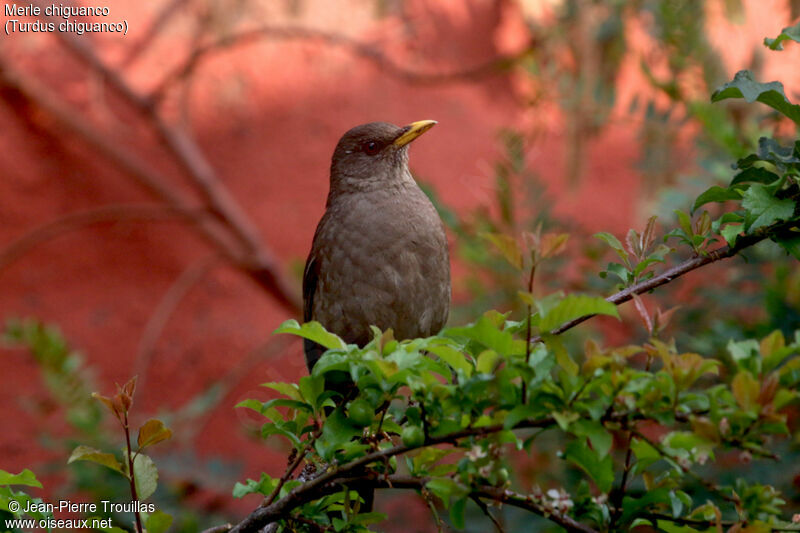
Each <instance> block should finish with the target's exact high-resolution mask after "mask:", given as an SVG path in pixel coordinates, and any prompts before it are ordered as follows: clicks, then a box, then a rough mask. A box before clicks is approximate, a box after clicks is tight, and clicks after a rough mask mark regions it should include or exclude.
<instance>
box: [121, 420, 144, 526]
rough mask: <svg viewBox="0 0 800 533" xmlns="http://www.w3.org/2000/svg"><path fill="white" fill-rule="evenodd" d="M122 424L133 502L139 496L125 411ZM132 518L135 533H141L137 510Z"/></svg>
mask: <svg viewBox="0 0 800 533" xmlns="http://www.w3.org/2000/svg"><path fill="white" fill-rule="evenodd" d="M120 422H122V428H123V429H124V430H125V446H126V452H127V453H126V455H127V459H128V481H129V482H130V486H131V500H132V501H134V502H138V501H139V495H138V494H137V493H136V471H135V470H134V468H133V454H132V453H131V452H132V451H133V450H132V448H131V429H130V425H129V424H128V411H127V410H126V411H125V412H124V414H123V417H122V418H121V419H120ZM133 517H134V518H135V519H136V531H137V533H142V517H141V516H140V515H139V509H138V508H137V509H136V510H134V512H133Z"/></svg>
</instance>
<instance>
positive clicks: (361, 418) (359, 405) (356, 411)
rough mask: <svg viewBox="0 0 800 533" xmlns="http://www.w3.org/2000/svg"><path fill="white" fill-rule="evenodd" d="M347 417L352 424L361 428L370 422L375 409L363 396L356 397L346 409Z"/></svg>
mask: <svg viewBox="0 0 800 533" xmlns="http://www.w3.org/2000/svg"><path fill="white" fill-rule="evenodd" d="M347 417H348V418H349V419H350V422H352V423H353V425H355V426H358V427H361V428H363V427H365V426H368V425H370V424H371V423H372V419H373V418H374V417H375V411H374V410H373V409H372V406H371V405H370V404H369V402H368V401H366V400H364V399H363V398H358V399H356V400H353V401H352V402H350V407H349V408H348V410H347Z"/></svg>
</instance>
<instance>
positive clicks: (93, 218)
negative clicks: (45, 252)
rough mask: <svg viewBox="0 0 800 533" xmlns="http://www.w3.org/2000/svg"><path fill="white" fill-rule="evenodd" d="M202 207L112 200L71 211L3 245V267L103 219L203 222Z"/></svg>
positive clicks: (0, 264)
mask: <svg viewBox="0 0 800 533" xmlns="http://www.w3.org/2000/svg"><path fill="white" fill-rule="evenodd" d="M209 216H210V215H209V213H208V212H207V211H205V210H203V209H199V208H198V209H184V208H181V207H177V206H169V205H158V204H109V205H103V206H100V207H95V208H92V209H86V210H84V211H76V212H73V213H68V214H66V215H63V216H61V217H58V218H55V219H53V220H50V221H48V222H46V223H44V224H42V225H41V226H37V227H35V228H33V229H32V230H30V231H29V232H27V233H25V234H24V235H22V236H21V237H19V238H17V239H16V240H14V241H13V242H11V243H9V244H7V245H6V246H5V247H3V248H2V249H0V270H2V269H4V268H6V267H7V266H8V265H10V264H11V263H13V262H14V261H16V260H17V259H19V258H20V257H22V256H23V255H25V254H26V253H27V252H28V251H30V250H31V249H32V248H34V247H36V246H38V245H39V244H42V243H43V242H46V241H49V240H51V239H54V238H56V237H58V236H59V235H63V234H64V233H68V232H70V231H74V230H76V229H80V228H83V227H85V226H90V225H92V224H99V223H102V222H119V221H129V220H131V221H132V220H146V221H170V220H186V221H189V222H192V223H200V221H201V220H203V219H205V218H207V217H209Z"/></svg>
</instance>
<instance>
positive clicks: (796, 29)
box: [764, 22, 800, 50]
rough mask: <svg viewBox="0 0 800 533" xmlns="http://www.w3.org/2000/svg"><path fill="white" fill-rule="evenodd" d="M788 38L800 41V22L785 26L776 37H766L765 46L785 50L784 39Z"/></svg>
mask: <svg viewBox="0 0 800 533" xmlns="http://www.w3.org/2000/svg"><path fill="white" fill-rule="evenodd" d="M788 40H791V41H794V42H800V22H798V23H797V24H795V25H794V26H788V27H786V28H783V29H782V30H781V33H780V34H778V36H777V37H775V38H774V39H770V38H769V37H765V38H764V46H766V47H768V48H769V49H770V50H783V41H788Z"/></svg>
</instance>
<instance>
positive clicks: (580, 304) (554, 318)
mask: <svg viewBox="0 0 800 533" xmlns="http://www.w3.org/2000/svg"><path fill="white" fill-rule="evenodd" d="M586 315H608V316H613V317H616V318H619V312H618V311H617V306H615V305H614V304H612V303H611V302H609V301H608V300H606V299H604V298H602V297H600V296H589V295H586V294H570V295H569V296H567V297H566V298H564V299H563V300H561V301H560V302H558V303H557V304H556V305H555V307H553V308H551V309H550V310H549V311H548V312H547V314H546V315H544V316H543V317H542V319H541V321H540V322H539V329H540V330H541V331H542V332H544V333H546V332H548V331H551V330H553V329H555V328H556V327H558V326H560V325H561V324H563V323H564V322H568V321H570V320H573V319H575V318H579V317H582V316H586Z"/></svg>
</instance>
